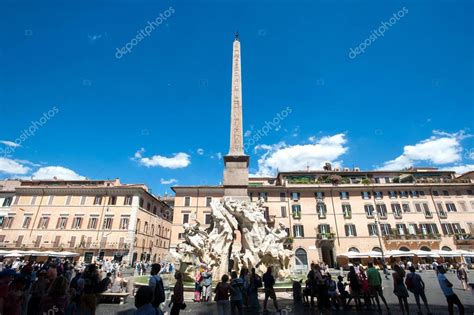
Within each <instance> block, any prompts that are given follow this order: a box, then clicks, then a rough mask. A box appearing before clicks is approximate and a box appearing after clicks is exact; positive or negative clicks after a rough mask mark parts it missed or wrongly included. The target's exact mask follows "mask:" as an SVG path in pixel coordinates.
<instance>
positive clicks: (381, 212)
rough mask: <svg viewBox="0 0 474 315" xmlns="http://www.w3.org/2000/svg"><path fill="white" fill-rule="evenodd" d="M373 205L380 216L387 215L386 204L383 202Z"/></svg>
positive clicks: (384, 216)
mask: <svg viewBox="0 0 474 315" xmlns="http://www.w3.org/2000/svg"><path fill="white" fill-rule="evenodd" d="M375 207H376V209H377V214H378V216H379V217H380V218H386V217H387V206H386V205H385V204H384V203H378V204H377V205H376V206H375Z"/></svg>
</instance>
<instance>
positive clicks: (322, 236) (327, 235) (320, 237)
mask: <svg viewBox="0 0 474 315" xmlns="http://www.w3.org/2000/svg"><path fill="white" fill-rule="evenodd" d="M335 236H336V234H334V233H318V234H317V236H316V237H317V239H318V240H334V237H335Z"/></svg>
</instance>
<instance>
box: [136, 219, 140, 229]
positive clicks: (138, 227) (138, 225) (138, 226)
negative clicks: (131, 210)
mask: <svg viewBox="0 0 474 315" xmlns="http://www.w3.org/2000/svg"><path fill="white" fill-rule="evenodd" d="M136 231H137V232H140V219H137V229H136Z"/></svg>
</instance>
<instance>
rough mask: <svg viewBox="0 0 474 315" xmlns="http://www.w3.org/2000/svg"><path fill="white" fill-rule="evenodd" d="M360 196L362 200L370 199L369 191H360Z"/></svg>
mask: <svg viewBox="0 0 474 315" xmlns="http://www.w3.org/2000/svg"><path fill="white" fill-rule="evenodd" d="M360 194H361V195H362V199H370V191H362V192H361V193H360Z"/></svg>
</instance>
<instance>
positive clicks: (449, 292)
mask: <svg viewBox="0 0 474 315" xmlns="http://www.w3.org/2000/svg"><path fill="white" fill-rule="evenodd" d="M436 268H437V271H438V282H439V286H440V287H441V290H442V291H443V293H444V296H446V301H447V302H448V312H449V315H453V314H454V304H456V306H457V307H458V311H459V314H460V315H464V305H462V303H461V301H460V300H459V298H458V296H457V295H456V294H455V293H454V292H453V284H452V283H451V282H450V281H449V280H448V278H446V276H445V273H446V270H445V269H444V268H443V266H441V265H438V266H437V267H436Z"/></svg>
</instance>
